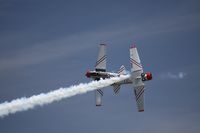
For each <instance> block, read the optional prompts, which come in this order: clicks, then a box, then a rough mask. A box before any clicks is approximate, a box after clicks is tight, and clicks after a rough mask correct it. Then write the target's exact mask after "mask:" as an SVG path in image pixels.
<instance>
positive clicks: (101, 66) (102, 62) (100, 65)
mask: <svg viewBox="0 0 200 133" xmlns="http://www.w3.org/2000/svg"><path fill="white" fill-rule="evenodd" d="M95 69H96V71H102V72H105V71H106V44H100V49H99V55H98V58H97V62H96V65H95Z"/></svg>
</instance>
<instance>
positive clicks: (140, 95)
mask: <svg viewBox="0 0 200 133" xmlns="http://www.w3.org/2000/svg"><path fill="white" fill-rule="evenodd" d="M134 94H135V100H136V103H137V109H138V111H139V112H143V111H144V85H142V86H137V87H134Z"/></svg>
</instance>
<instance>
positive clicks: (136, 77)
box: [130, 45, 145, 112]
mask: <svg viewBox="0 0 200 133" xmlns="http://www.w3.org/2000/svg"><path fill="white" fill-rule="evenodd" d="M130 63H131V80H132V83H133V88H134V94H135V100H136V103H137V108H138V111H139V112H142V111H144V86H145V85H144V82H143V81H142V77H141V74H142V73H143V68H142V64H141V61H140V58H139V54H138V51H137V48H136V46H135V45H132V46H131V47H130Z"/></svg>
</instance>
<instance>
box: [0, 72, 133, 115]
mask: <svg viewBox="0 0 200 133" xmlns="http://www.w3.org/2000/svg"><path fill="white" fill-rule="evenodd" d="M129 77H130V76H129V75H126V76H123V75H122V76H120V77H113V78H110V79H105V80H103V79H101V80H99V81H92V82H90V83H80V84H79V85H75V86H71V87H67V88H60V89H57V90H54V91H50V92H48V93H41V94H39V95H33V96H31V97H28V98H26V97H23V98H19V99H15V100H12V101H11V102H4V103H1V104H0V117H4V116H7V115H9V114H14V113H16V112H19V111H26V110H28V109H33V108H34V107H35V106H43V105H45V104H50V103H52V102H54V101H59V100H62V99H64V98H68V97H71V96H75V95H78V94H83V93H86V92H88V91H92V90H96V89H100V88H103V87H106V86H110V85H111V84H113V83H115V82H119V81H122V80H124V79H127V78H129Z"/></svg>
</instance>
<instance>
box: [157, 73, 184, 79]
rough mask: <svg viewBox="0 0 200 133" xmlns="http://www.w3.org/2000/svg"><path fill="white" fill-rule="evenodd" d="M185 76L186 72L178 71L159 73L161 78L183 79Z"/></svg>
mask: <svg viewBox="0 0 200 133" xmlns="http://www.w3.org/2000/svg"><path fill="white" fill-rule="evenodd" d="M185 76H187V74H186V73H185V72H179V73H176V74H174V73H171V72H167V73H163V74H161V75H160V78H161V79H183V78H185Z"/></svg>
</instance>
